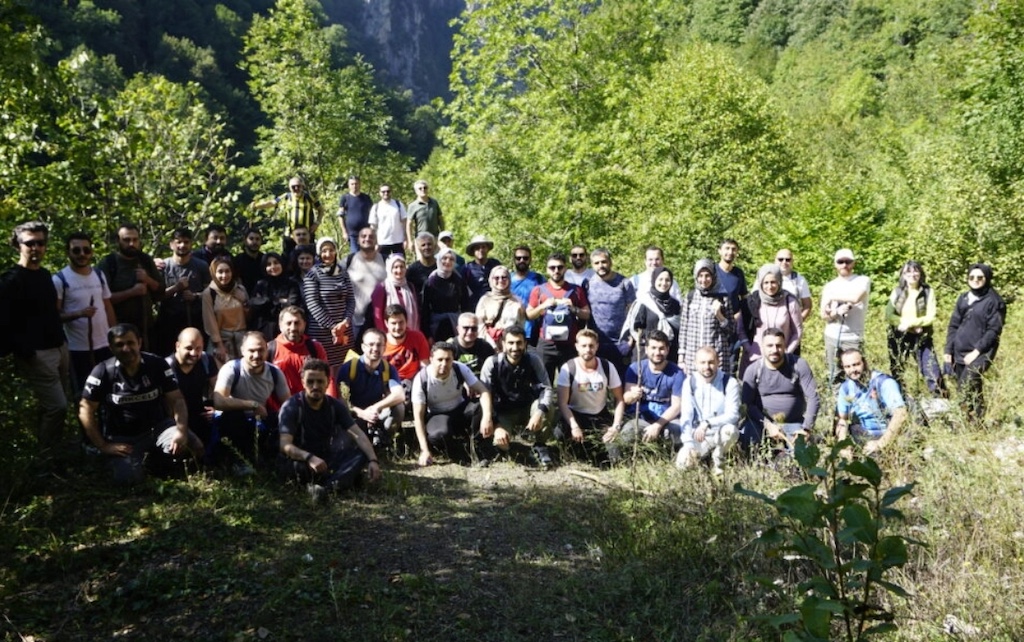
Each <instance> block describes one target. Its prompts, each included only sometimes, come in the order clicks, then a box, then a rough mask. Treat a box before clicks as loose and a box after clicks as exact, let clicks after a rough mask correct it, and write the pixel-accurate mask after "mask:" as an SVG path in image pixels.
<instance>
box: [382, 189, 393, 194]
mask: <svg viewBox="0 0 1024 642" xmlns="http://www.w3.org/2000/svg"><path fill="white" fill-rule="evenodd" d="M380 193H381V194H390V193H391V190H389V189H382V190H381V191H380Z"/></svg>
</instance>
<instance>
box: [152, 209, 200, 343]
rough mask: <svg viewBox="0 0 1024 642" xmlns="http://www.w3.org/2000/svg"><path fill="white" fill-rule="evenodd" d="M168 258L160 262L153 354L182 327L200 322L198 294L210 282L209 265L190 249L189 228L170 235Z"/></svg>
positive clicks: (173, 338) (174, 336)
mask: <svg viewBox="0 0 1024 642" xmlns="http://www.w3.org/2000/svg"><path fill="white" fill-rule="evenodd" d="M171 251H172V252H173V254H172V255H171V257H170V258H166V259H164V260H163V264H164V297H163V301H161V302H160V312H159V314H158V315H157V319H156V333H155V334H156V337H154V340H153V341H154V343H153V345H154V347H155V348H156V349H155V352H156V353H157V354H167V353H169V352H170V351H171V350H173V349H174V342H175V341H176V340H177V338H178V333H180V332H181V331H182V330H184V329H185V328H190V327H198V326H201V325H202V323H203V301H202V299H201V297H200V295H201V294H202V292H203V290H205V289H206V286H208V285H210V266H209V264H208V263H206V261H203V260H201V259H199V258H197V257H196V256H195V254H193V253H192V231H191V230H189V229H188V228H187V227H179V228H178V229H176V230H174V232H173V233H172V235H171Z"/></svg>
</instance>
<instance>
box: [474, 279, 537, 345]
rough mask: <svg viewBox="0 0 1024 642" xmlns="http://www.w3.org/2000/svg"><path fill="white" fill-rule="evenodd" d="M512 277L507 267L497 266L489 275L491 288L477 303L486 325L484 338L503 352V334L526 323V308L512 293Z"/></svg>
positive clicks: (477, 312)
mask: <svg viewBox="0 0 1024 642" xmlns="http://www.w3.org/2000/svg"><path fill="white" fill-rule="evenodd" d="M511 279H512V275H511V273H510V272H509V271H508V268H507V267H505V266H504V265H499V266H497V267H495V268H494V269H493V270H491V274H490V276H488V277H487V280H488V281H489V282H490V285H491V289H490V290H489V291H488V292H486V293H484V295H483V296H482V297H481V298H480V302H479V303H477V304H476V316H477V318H479V319H480V323H482V324H483V326H484V339H486V340H487V342H488V343H490V344H491V346H493V347H494V349H495V350H497V351H498V352H501V336H502V334H503V333H504V332H505V329H506V328H510V327H512V326H514V325H517V326H519V327H523V326H524V325H525V323H526V308H525V307H523V303H522V301H520V300H519V298H518V297H516V296H515V295H514V294H512V290H511V289H510V288H511V286H512V280H511Z"/></svg>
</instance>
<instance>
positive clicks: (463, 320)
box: [453, 312, 494, 377]
mask: <svg viewBox="0 0 1024 642" xmlns="http://www.w3.org/2000/svg"><path fill="white" fill-rule="evenodd" d="M453 345H454V346H455V360H456V361H458V362H459V363H461V364H463V365H465V366H467V367H468V368H469V369H470V370H472V371H473V374H475V375H476V376H478V377H479V376H480V369H481V368H483V367H484V361H487V357H491V356H494V347H493V346H491V344H489V343H487V342H486V341H484V340H483V339H481V338H480V319H479V318H477V316H476V315H475V314H473V313H472V312H463V313H462V314H460V315H459V328H458V337H457V339H456V341H455V342H454V343H453Z"/></svg>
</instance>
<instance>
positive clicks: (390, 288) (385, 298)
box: [370, 254, 421, 330]
mask: <svg viewBox="0 0 1024 642" xmlns="http://www.w3.org/2000/svg"><path fill="white" fill-rule="evenodd" d="M405 268H406V263H405V256H404V255H403V254H392V255H391V256H389V257H388V258H387V260H386V261H385V262H384V272H385V273H386V274H387V277H385V279H384V282H383V283H381V284H379V285H378V286H377V288H376V289H375V290H374V291H373V294H371V295H370V305H371V306H372V307H373V322H374V324H375V325H376V326H377V327H378V328H380V329H381V330H383V329H384V328H386V327H387V326H386V325H385V319H384V310H385V309H386V308H387V307H388V306H389V305H391V304H392V303H397V304H399V305H401V306H402V307H404V308H405V311H406V322H407V324H408V326H409V327H410V328H412V329H413V330H420V329H421V328H420V303H419V293H418V292H416V291H415V290H413V288H412V285H410V284H409V281H408V280H407V279H406V278H405Z"/></svg>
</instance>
